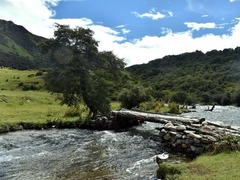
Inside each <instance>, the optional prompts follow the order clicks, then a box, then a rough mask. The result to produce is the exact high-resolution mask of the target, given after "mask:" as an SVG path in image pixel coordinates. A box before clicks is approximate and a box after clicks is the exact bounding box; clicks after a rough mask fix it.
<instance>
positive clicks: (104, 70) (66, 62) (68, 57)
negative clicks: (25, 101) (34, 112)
mask: <svg viewBox="0 0 240 180" xmlns="http://www.w3.org/2000/svg"><path fill="white" fill-rule="evenodd" d="M56 28H57V29H56V31H55V33H54V35H55V37H54V39H50V40H47V41H45V42H44V43H42V44H41V47H42V51H43V52H45V53H46V52H48V53H49V54H50V57H51V59H52V60H53V62H54V64H55V67H54V68H52V69H51V70H50V71H49V72H48V73H47V75H46V76H45V81H46V86H47V88H48V89H49V90H50V91H52V92H56V93H61V94H62V95H63V98H62V104H67V105H68V106H70V107H78V106H79V105H80V103H82V102H83V103H85V104H86V106H87V107H88V108H89V110H90V114H89V115H92V116H93V117H95V116H96V115H97V114H99V113H100V114H106V113H108V112H109V111H110V100H109V98H108V97H109V93H110V86H111V82H117V80H118V79H119V78H120V77H121V72H122V70H123V68H124V63H123V60H122V59H119V58H117V57H116V56H115V55H114V54H113V53H112V52H108V51H104V52H98V43H97V41H96V40H95V39H93V31H91V30H90V29H84V28H80V27H79V28H76V29H70V28H69V26H65V25H59V24H56Z"/></svg>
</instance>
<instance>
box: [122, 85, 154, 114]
mask: <svg viewBox="0 0 240 180" xmlns="http://www.w3.org/2000/svg"><path fill="white" fill-rule="evenodd" d="M147 91H148V89H146V88H144V87H143V86H141V85H133V86H130V87H129V88H125V89H123V90H122V92H121V93H120V96H119V101H120V102H121V106H122V107H124V108H128V109H131V108H133V107H139V104H140V103H142V102H145V101H148V100H150V99H151V96H150V95H149V94H148V93H147Z"/></svg>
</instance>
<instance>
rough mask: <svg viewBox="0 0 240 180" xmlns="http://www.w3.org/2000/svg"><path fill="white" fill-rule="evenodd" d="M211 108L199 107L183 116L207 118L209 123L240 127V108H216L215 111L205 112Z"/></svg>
mask: <svg viewBox="0 0 240 180" xmlns="http://www.w3.org/2000/svg"><path fill="white" fill-rule="evenodd" d="M210 108H211V106H207V105H206V106H202V105H197V106H196V109H192V111H193V112H190V113H185V114H183V116H190V117H200V118H205V119H206V120H207V121H212V122H216V123H219V124H225V125H231V126H237V127H240V108H239V107H235V106H215V108H214V109H213V111H205V110H206V109H210Z"/></svg>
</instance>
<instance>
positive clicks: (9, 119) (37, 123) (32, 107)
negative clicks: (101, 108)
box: [0, 68, 120, 132]
mask: <svg viewBox="0 0 240 180" xmlns="http://www.w3.org/2000/svg"><path fill="white" fill-rule="evenodd" d="M43 74H44V72H39V71H36V70H26V71H20V70H15V69H8V68H0V132H8V131H14V130H18V129H19V128H20V129H21V128H22V127H19V125H24V126H25V128H29V129H31V128H33V129H40V128H44V127H46V124H49V122H54V121H58V122H63V123H64V122H65V123H73V122H76V121H79V119H80V116H81V117H82V118H84V117H86V115H87V109H86V107H84V106H83V105H82V106H81V108H80V110H79V112H77V113H76V112H75V115H71V112H72V110H71V109H69V108H68V107H67V106H66V105H61V104H60V100H59V98H58V97H59V96H58V95H56V94H51V93H50V92H48V91H47V90H46V89H45V88H44V80H43V77H42V75H43ZM111 105H112V109H117V108H119V106H120V104H119V103H116V102H114V103H112V104H111ZM26 124H27V125H26ZM25 128H24V129H25Z"/></svg>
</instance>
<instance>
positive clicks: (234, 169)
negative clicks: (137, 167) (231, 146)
mask: <svg viewBox="0 0 240 180" xmlns="http://www.w3.org/2000/svg"><path fill="white" fill-rule="evenodd" d="M239 164H240V152H230V153H220V154H215V155H209V154H203V155H200V156H199V157H197V158H196V159H194V160H193V161H190V162H182V163H176V164H170V163H166V167H168V168H170V167H171V168H174V169H176V170H177V171H178V172H179V173H176V174H174V175H167V176H166V179H179V180H185V179H191V180H206V179H209V180H215V179H219V180H225V179H239V177H240V171H239ZM159 171H160V170H159ZM223 172H224V173H223ZM159 175H160V174H159ZM158 177H159V176H158Z"/></svg>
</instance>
